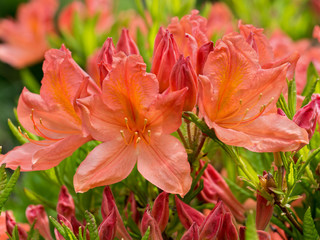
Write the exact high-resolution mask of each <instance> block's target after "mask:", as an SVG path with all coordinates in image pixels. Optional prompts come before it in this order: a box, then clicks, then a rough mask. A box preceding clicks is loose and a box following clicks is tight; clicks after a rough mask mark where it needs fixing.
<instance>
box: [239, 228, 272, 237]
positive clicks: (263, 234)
mask: <svg viewBox="0 0 320 240" xmlns="http://www.w3.org/2000/svg"><path fill="white" fill-rule="evenodd" d="M257 234H258V238H259V240H271V236H270V234H269V233H267V232H265V231H261V230H257ZM239 239H240V240H245V239H246V227H244V226H242V227H240V229H239Z"/></svg>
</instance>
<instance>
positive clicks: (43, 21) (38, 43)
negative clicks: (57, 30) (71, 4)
mask: <svg viewBox="0 0 320 240" xmlns="http://www.w3.org/2000/svg"><path fill="white" fill-rule="evenodd" d="M57 6H58V3H57V1H56V0H32V1H31V2H30V3H26V4H21V5H20V7H19V8H18V12H17V20H16V21H14V20H12V19H3V20H0V39H1V40H2V41H3V43H2V44H0V60H1V61H4V62H6V63H8V64H10V65H12V66H13V67H16V68H23V67H26V66H28V65H31V64H34V63H37V62H39V61H40V60H42V59H43V56H44V53H45V51H46V50H47V49H48V48H49V45H48V43H47V39H46V38H47V35H48V34H52V33H53V32H54V31H53V29H54V25H53V17H54V14H55V11H56V9H57Z"/></svg>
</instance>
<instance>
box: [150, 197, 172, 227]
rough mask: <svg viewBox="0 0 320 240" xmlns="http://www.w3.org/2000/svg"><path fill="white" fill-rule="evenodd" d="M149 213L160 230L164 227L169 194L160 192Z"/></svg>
mask: <svg viewBox="0 0 320 240" xmlns="http://www.w3.org/2000/svg"><path fill="white" fill-rule="evenodd" d="M151 215H152V216H153V218H154V219H155V220H156V221H157V223H158V225H159V228H160V230H161V232H163V231H164V229H165V228H166V226H167V224H168V221H169V194H168V193H166V192H162V193H160V194H159V196H158V197H157V198H156V200H155V201H154V204H153V207H152V211H151Z"/></svg>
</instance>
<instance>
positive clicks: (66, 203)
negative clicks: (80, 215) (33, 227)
mask: <svg viewBox="0 0 320 240" xmlns="http://www.w3.org/2000/svg"><path fill="white" fill-rule="evenodd" d="M57 213H59V214H61V215H63V216H64V217H65V218H66V219H68V220H69V221H70V220H71V216H74V215H75V207H74V201H73V199H72V197H71V195H70V193H69V192H68V189H67V188H66V186H62V187H61V190H60V194H59V199H58V204H57Z"/></svg>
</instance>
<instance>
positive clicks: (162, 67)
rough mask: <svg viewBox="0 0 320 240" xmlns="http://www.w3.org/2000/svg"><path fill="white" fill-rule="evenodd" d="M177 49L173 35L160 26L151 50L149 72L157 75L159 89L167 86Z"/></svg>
mask: <svg viewBox="0 0 320 240" xmlns="http://www.w3.org/2000/svg"><path fill="white" fill-rule="evenodd" d="M178 56H179V51H178V47H177V44H176V42H175V40H174V38H173V35H172V34H171V33H169V31H168V30H166V32H165V33H164V30H163V29H162V28H160V30H159V32H158V34H157V36H156V40H155V46H154V50H153V60H152V66H151V72H152V73H154V74H155V75H157V78H158V81H159V91H160V93H162V92H164V91H165V90H166V89H167V88H168V87H169V79H170V74H171V70H172V68H173V66H174V64H175V63H176V62H177V60H178Z"/></svg>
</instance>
